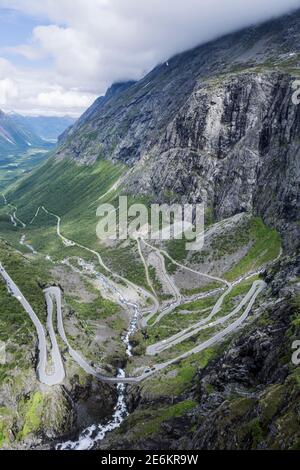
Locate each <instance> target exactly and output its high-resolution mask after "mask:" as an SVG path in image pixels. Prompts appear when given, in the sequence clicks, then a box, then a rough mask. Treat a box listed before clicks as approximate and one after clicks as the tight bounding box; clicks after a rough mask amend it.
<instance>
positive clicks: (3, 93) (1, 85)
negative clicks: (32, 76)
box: [0, 78, 19, 106]
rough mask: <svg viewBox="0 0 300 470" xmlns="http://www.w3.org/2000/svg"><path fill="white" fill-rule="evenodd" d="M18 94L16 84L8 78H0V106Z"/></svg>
mask: <svg viewBox="0 0 300 470" xmlns="http://www.w3.org/2000/svg"><path fill="white" fill-rule="evenodd" d="M18 95H19V90H18V86H17V85H16V83H15V82H14V81H13V80H11V79H10V78H5V79H4V80H0V106H5V105H6V104H7V103H8V102H9V101H10V100H12V99H14V98H17V97H18Z"/></svg>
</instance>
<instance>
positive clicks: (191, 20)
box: [0, 0, 300, 113]
mask: <svg viewBox="0 0 300 470" xmlns="http://www.w3.org/2000/svg"><path fill="white" fill-rule="evenodd" d="M1 6H4V7H9V8H15V9H17V10H20V11H22V12H23V13H25V14H27V15H30V16H34V17H36V19H37V21H38V24H39V23H40V24H39V25H38V26H36V27H35V28H34V29H33V31H32V37H31V38H30V40H28V42H26V43H24V44H20V45H18V46H17V47H14V48H11V49H10V52H11V54H17V55H21V56H22V57H23V58H25V59H27V60H28V61H32V63H34V64H35V65H34V68H35V73H37V69H38V64H39V61H42V60H45V59H46V60H49V61H51V64H52V65H51V67H50V66H48V68H42V67H41V68H40V70H38V74H39V75H40V77H42V82H43V83H44V84H45V86H46V88H45V90H40V85H39V86H38V92H37V93H35V94H34V97H32V98H33V100H32V101H34V100H35V106H36V107H37V108H40V109H41V111H43V110H44V111H45V112H48V111H49V107H51V99H53V103H55V106H54V107H55V109H56V111H57V112H59V109H60V110H61V112H64V111H67V112H69V111H70V109H71V108H72V110H73V111H72V112H76V110H77V113H79V112H82V111H83V110H84V108H85V107H86V106H88V105H89V104H90V103H89V101H90V100H92V99H93V97H94V96H97V95H100V94H103V93H104V92H105V90H106V88H107V87H108V86H109V85H110V84H111V83H112V82H114V81H119V80H127V79H139V78H140V77H141V76H142V75H144V74H145V73H146V72H148V71H149V70H150V69H151V68H152V67H154V66H155V65H156V64H157V63H159V62H161V61H164V60H166V59H167V58H169V57H170V56H172V55H173V54H175V53H177V52H181V51H183V50H185V49H188V48H191V47H193V46H196V45H198V44H200V43H203V42H205V41H208V40H211V39H214V38H216V37H218V36H220V35H222V34H225V33H228V32H230V31H233V30H236V29H239V28H242V27H244V26H247V25H250V24H253V23H257V22H259V21H262V20H266V19H268V18H271V17H273V16H278V15H280V14H283V13H285V12H288V11H289V10H291V9H293V8H296V7H300V0H264V1H263V0H251V2H245V1H243V0H210V1H208V0H185V1H182V0H173V1H172V2H168V1H166V0H165V1H163V0H143V1H141V0H59V1H58V0H43V1H42V2H41V1H40V0H9V1H8V0H7V1H6V0H0V7H1ZM46 22H47V24H45V23H46ZM49 23H50V24H49ZM12 60H13V59H12ZM18 75H19V79H20V80H21V76H22V75H23V79H24V80H26V79H27V80H29V77H28V72H26V71H24V70H21V69H19V70H18ZM2 78H3V79H5V78H8V77H3V74H2ZM0 79H1V68H0ZM50 80H55V82H54V84H55V86H56V90H54V91H53V90H51V85H52V86H53V82H52V83H51V81H50ZM27 85H28V83H27ZM21 88H22V87H20V89H21ZM27 88H28V86H27ZM6 101H7V98H6ZM21 101H22V97H21ZM25 101H26V100H25ZM28 103H29V101H28V97H27V106H28ZM72 103H73V106H72ZM0 106H1V95H0ZM24 107H26V105H25V104H24ZM74 110H75V111H74Z"/></svg>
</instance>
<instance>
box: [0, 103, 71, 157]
mask: <svg viewBox="0 0 300 470" xmlns="http://www.w3.org/2000/svg"><path fill="white" fill-rule="evenodd" d="M74 122H75V119H73V118H70V117H62V118H60V117H44V116H37V117H31V116H21V115H19V114H16V113H10V114H5V113H4V112H3V111H1V110H0V154H1V155H2V156H3V155H7V154H10V153H15V152H22V151H25V150H28V149H30V148H31V147H34V148H46V149H47V148H50V147H51V146H52V144H54V143H56V140H57V139H58V137H59V135H60V134H62V133H63V132H64V131H65V130H66V129H67V128H68V127H69V126H70V125H72V124H74Z"/></svg>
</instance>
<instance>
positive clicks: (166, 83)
mask: <svg viewBox="0 0 300 470" xmlns="http://www.w3.org/2000/svg"><path fill="white" fill-rule="evenodd" d="M299 18H300V11H297V12H296V13H294V14H292V15H288V16H285V17H283V18H281V19H279V20H276V21H271V22H269V23H267V24H263V25H261V26H258V27H253V28H248V29H246V30H244V31H241V32H239V33H236V34H232V35H228V36H226V37H225V38H221V39H219V40H217V41H214V42H212V43H209V44H206V45H204V46H201V47H199V48H196V49H194V50H192V51H188V52H186V53H184V54H180V55H178V56H176V57H174V58H173V59H171V60H170V61H169V62H167V63H166V64H162V65H160V66H158V67H157V68H156V69H154V70H153V71H152V72H151V73H150V74H148V75H147V76H146V77H145V78H144V79H142V80H141V81H140V82H138V83H133V82H129V83H125V84H118V85H115V86H113V87H112V88H111V89H110V90H109V91H108V93H107V95H106V96H105V97H102V98H99V99H98V100H97V101H96V102H95V104H94V105H93V106H92V107H91V108H90V109H89V110H88V111H87V113H85V115H84V116H83V117H82V118H81V119H80V120H79V122H78V123H77V124H76V125H75V126H74V127H73V128H72V129H71V130H69V131H67V132H66V133H65V134H64V135H63V136H62V139H61V145H60V148H59V149H58V152H57V156H58V157H59V158H72V159H74V160H75V161H76V162H79V163H80V164H93V163H94V162H95V161H96V160H97V159H98V158H107V159H111V160H113V161H122V162H124V163H126V164H128V165H130V166H133V167H134V171H133V174H132V176H131V177H130V180H129V181H128V182H127V185H126V189H127V190H128V191H130V192H132V193H136V194H141V193H146V194H151V195H154V196H155V197H156V198H159V199H164V195H165V194H166V193H168V194H172V195H173V197H172V199H173V200H174V201H175V200H178V199H182V198H183V199H186V200H189V201H193V202H199V201H205V202H206V204H207V206H208V207H209V208H210V209H213V212H214V216H215V218H216V219H222V218H224V217H229V216H232V215H234V214H236V213H239V212H243V211H249V212H254V213H257V214H259V215H261V216H263V218H264V220H265V221H266V222H267V223H268V224H272V225H274V226H276V227H277V228H279V229H280V230H281V232H282V233H284V234H285V235H286V236H285V245H286V247H288V248H289V249H292V250H293V249H294V248H295V247H296V245H297V239H298V240H299V224H298V220H299V176H300V175H299V161H300V159H299V135H300V133H299V132H300V119H299V118H300V107H298V106H295V105H294V104H293V103H292V93H293V90H292V82H293V81H294V80H295V77H297V74H298V72H297V70H296V68H297V66H298V65H299V62H300V55H299V54H298V50H299V45H300V28H299Z"/></svg>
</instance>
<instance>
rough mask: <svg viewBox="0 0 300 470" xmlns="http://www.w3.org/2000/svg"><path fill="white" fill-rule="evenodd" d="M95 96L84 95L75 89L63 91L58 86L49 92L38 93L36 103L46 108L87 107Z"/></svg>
mask: <svg viewBox="0 0 300 470" xmlns="http://www.w3.org/2000/svg"><path fill="white" fill-rule="evenodd" d="M94 99H95V96H91V95H84V94H82V93H79V92H77V91H63V89H61V88H58V89H57V90H53V91H50V92H46V93H45V92H43V93H39V94H38V96H37V103H38V104H39V105H40V106H42V107H46V108H54V109H56V108H64V109H66V110H70V109H76V108H87V107H88V106H90V104H91V102H92V101H93V100H94Z"/></svg>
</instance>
